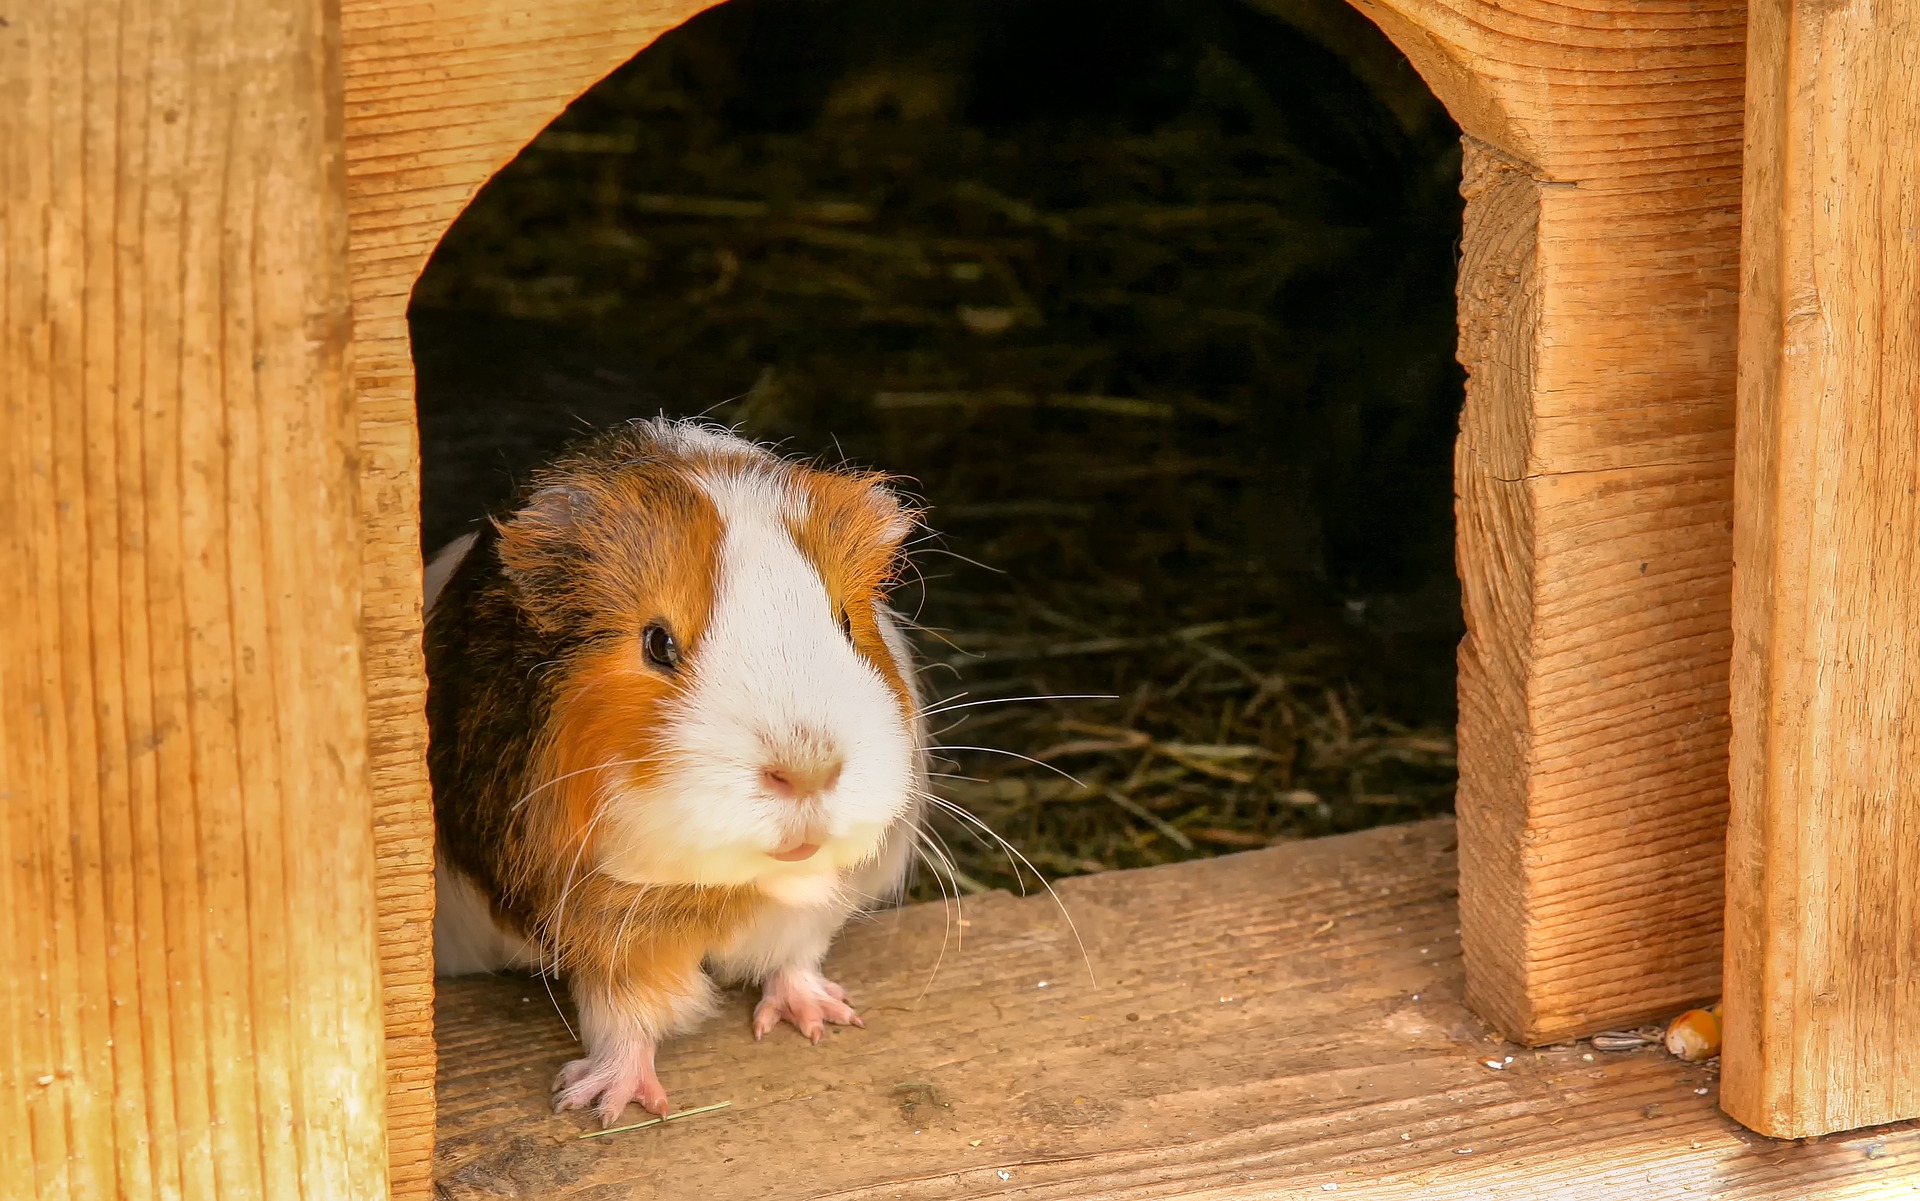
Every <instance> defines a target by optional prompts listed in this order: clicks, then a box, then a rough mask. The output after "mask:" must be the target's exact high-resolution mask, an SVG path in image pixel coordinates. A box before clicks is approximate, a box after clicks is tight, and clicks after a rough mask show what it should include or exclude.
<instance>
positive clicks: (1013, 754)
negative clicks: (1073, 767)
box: [933, 744, 1086, 789]
mask: <svg viewBox="0 0 1920 1201" xmlns="http://www.w3.org/2000/svg"><path fill="white" fill-rule="evenodd" d="M933 749H934V750H938V751H981V752H983V753H985V754H989V755H1005V756H1007V757H1008V758H1010V759H1019V760H1022V761H1023V762H1026V763H1031V764H1033V765H1034V766H1035V767H1044V768H1046V769H1047V770H1048V771H1050V772H1052V773H1053V774H1054V775H1056V776H1059V777H1060V778H1061V779H1063V780H1071V781H1073V783H1074V784H1075V785H1077V786H1078V787H1080V788H1082V789H1084V788H1086V784H1084V783H1082V782H1081V780H1080V779H1079V777H1077V776H1075V775H1073V774H1072V773H1070V772H1066V771H1062V770H1061V769H1060V768H1057V767H1055V766H1054V765H1053V764H1051V763H1048V762H1047V761H1046V760H1044V759H1035V758H1034V757H1033V756H1032V755H1022V754H1021V753H1020V752H1019V751H1003V750H1001V749H1000V748H999V747H994V746H954V745H951V744H943V745H941V746H937V747H934V748H933Z"/></svg>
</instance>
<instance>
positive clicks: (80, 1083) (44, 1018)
mask: <svg viewBox="0 0 1920 1201" xmlns="http://www.w3.org/2000/svg"><path fill="white" fill-rule="evenodd" d="M4 15H5V18H6V19H5V20H4V21H0V561H4V563H5V564H6V568H5V570H4V571H0V960H4V962H5V965H6V967H5V970H4V971H3V972H0V1195H4V1196H6V1197H9V1198H14V1197H20V1198H26V1197H38V1198H42V1199H45V1201H51V1199H53V1198H72V1199H73V1201H95V1199H98V1198H109V1197H129V1198H132V1197H178V1198H213V1197H216V1196H217V1197H274V1198H289V1199H292V1198H311V1199H312V1201H335V1199H337V1198H343V1197H353V1198H378V1197H381V1196H384V1195H385V1192H386V1180H385V1128H384V1125H383V1112H384V1081H383V1079H382V1064H381V1044H380V1039H379V1031H380V1024H381V1009H380V992H379V980H378V976H377V974H376V971H375V962H376V961H375V944H374V914H373V888H374V870H373V840H372V809H371V801H370V796H369V790H368V784H367V757H366V712H365V694H364V687H363V683H362V670H361V644H360V630H359V599H360V598H359V564H360V556H359V537H358V532H359V531H358V525H357V522H356V520H355V510H354V475H353V459H354V452H353V423H352V412H351V408H350V395H349V389H348V363H347V351H348V332H349V312H348V293H347V276H346V220H345V187H344V177H343V173H342V154H341V144H340V124H339V120H338V113H339V104H340V91H339V73H338V58H337V49H338V27H337V22H336V21H335V19H334V13H333V9H332V6H331V5H330V4H328V3H326V2H324V0H245V2H239V0H150V2H148V3H141V4H130V5H101V4H95V3H88V2H86V0H36V2H33V3H26V4H19V5H11V6H8V8H7V9H6V12H5V14H4Z"/></svg>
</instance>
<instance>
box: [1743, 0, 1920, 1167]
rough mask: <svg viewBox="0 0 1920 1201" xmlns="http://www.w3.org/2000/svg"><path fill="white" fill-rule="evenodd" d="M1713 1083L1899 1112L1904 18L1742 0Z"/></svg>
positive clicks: (1913, 633) (1801, 1131) (1904, 705)
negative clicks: (1722, 932)
mask: <svg viewBox="0 0 1920 1201" xmlns="http://www.w3.org/2000/svg"><path fill="white" fill-rule="evenodd" d="M1750 28H1751V35H1750V46H1751V60H1750V61H1751V64H1752V69H1751V72H1750V74H1749V77H1748V93H1747V96H1748V110H1747V164H1748V166H1747V180H1746V213H1747V217H1746V231H1745V250H1746V256H1745V267H1744V271H1743V280H1742V291H1741V304H1742V308H1741V333H1740V427H1739V429H1740V433H1739V465H1738V470H1737V480H1738V491H1737V497H1738V507H1737V509H1736V513H1737V520H1736V530H1735V539H1736V541H1735V550H1736V558H1735V561H1736V564H1737V567H1736V569H1735V573H1734V611H1733V620H1734V645H1735V648H1736V652H1735V655H1734V660H1733V820H1732V826H1731V830H1730V834H1729V838H1728V853H1729V862H1728V897H1727V948H1726V954H1727V961H1726V1025H1727V1039H1726V1050H1725V1057H1724V1076H1723V1083H1722V1089H1721V1097H1722V1104H1723V1105H1724V1106H1725V1108H1726V1110H1727V1112H1728V1113H1730V1114H1732V1115H1733V1116H1734V1117H1736V1118H1738V1119H1739V1120H1740V1121H1742V1122H1744V1123H1746V1124H1747V1125H1748V1126H1751V1127H1753V1128H1754V1129H1755V1130H1758V1131H1760V1132H1762V1133H1764V1134H1770V1135H1775V1136H1780V1137H1799V1136H1804V1135H1814V1134H1822V1133H1826V1132H1829V1131H1834V1130H1842V1129H1849V1128H1852V1127H1857V1126H1865V1125H1871V1124H1874V1123H1879V1122H1887V1121H1892V1120H1894V1119H1898V1118H1912V1117H1920V941H1916V940H1917V939H1920V497H1916V491H1917V490H1920V16H1917V15H1916V14H1915V12H1914V11H1913V10H1912V9H1911V8H1910V7H1907V6H1903V5H1897V4H1896V5H1887V6H1883V5H1880V4H1877V3H1871V2H1867V0H1855V2H1854V3H1845V4H1807V3H1801V2H1796V0H1759V2H1757V3H1756V4H1755V6H1754V9H1753V16H1752V24H1751V26H1750Z"/></svg>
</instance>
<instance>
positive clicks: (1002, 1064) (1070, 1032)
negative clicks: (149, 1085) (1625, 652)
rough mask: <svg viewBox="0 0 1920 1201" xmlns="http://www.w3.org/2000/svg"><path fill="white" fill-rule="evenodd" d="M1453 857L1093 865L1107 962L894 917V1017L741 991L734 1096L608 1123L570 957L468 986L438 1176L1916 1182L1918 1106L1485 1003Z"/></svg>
mask: <svg viewBox="0 0 1920 1201" xmlns="http://www.w3.org/2000/svg"><path fill="white" fill-rule="evenodd" d="M1454 878H1455V869H1454V827H1453V823H1452V822H1451V821H1445V820H1442V821H1434V822H1426V823H1421V824H1419V825H1413V826H1402V827H1394V828H1389V829H1383V830H1374V831H1368V832H1365V833H1361V834H1353V835H1346V836H1343V837H1339V838H1331V839H1324V840H1320V841H1316V842H1308V843H1298V844H1292V845H1288V846H1283V847H1276V848H1273V849H1271V850H1265V851H1255V852H1250V853H1248V854H1244V855H1235V856H1229V857H1227V858H1223V859H1215V860H1208V861H1204V862H1197V863H1187V864H1178V865H1174V866H1171V867H1163V868H1153V869H1147V870H1144V871H1133V872H1113V873H1109V874H1106V875H1100V876H1090V877H1085V878H1081V879H1076V880H1070V881H1066V882H1063V883H1062V884H1061V885H1059V893H1060V897H1061V899H1062V900H1063V901H1064V903H1065V906H1066V908H1067V909H1068V910H1069V911H1070V912H1071V914H1072V915H1073V918H1074V921H1075V923H1076V924H1077V926H1078V928H1079V933H1080V938H1081V939H1082V940H1084V942H1085V944H1086V948H1087V959H1085V960H1083V959H1082V957H1081V954H1080V951H1079V949H1078V948H1077V946H1076V943H1075V939H1074V935H1073V933H1072V932H1071V931H1070V930H1069V929H1068V927H1067V925H1066V923H1065V922H1064V921H1063V920H1062V918H1061V915H1060V911H1059V909H1058V908H1057V907H1056V906H1055V905H1054V903H1053V902H1052V900H1051V899H1050V898H1048V897H1046V896H1044V895H1042V896H1038V897H1028V898H1020V897H1013V896H1008V895H1006V894H993V895H991V896H986V897H978V898H969V899H968V900H967V902H966V905H965V920H966V922H967V923H968V924H967V925H966V926H965V927H959V926H957V925H955V924H954V918H953V915H952V914H951V913H950V912H947V911H945V910H943V907H942V906H940V905H922V906H915V907H912V908H909V909H905V910H901V911H899V912H896V913H890V914H886V915H883V916H881V917H879V918H877V919H875V920H873V921H871V922H868V923H866V924H864V925H862V926H859V927H857V928H855V929H853V930H851V931H849V933H848V935H847V937H846V938H845V939H844V940H843V945H842V946H841V947H840V949H839V950H838V951H837V952H836V955H835V959H834V964H833V970H834V972H835V974H836V975H837V978H838V979H839V980H840V981H841V982H842V983H844V984H846V985H847V986H848V987H849V988H850V989H851V990H852V991H853V993H854V995H855V998H856V999H857V1000H858V1001H859V1002H860V1003H861V1005H862V1009H863V1012H864V1014H865V1016H866V1020H867V1027H866V1029H864V1030H848V1031H842V1032H838V1033H837V1034H835V1035H834V1036H833V1037H831V1038H829V1039H828V1040H827V1042H826V1043H825V1044H823V1045H822V1046H819V1047H814V1046H809V1045H808V1044H807V1043H806V1042H805V1041H804V1040H802V1039H801V1038H800V1037H799V1036H798V1035H796V1034H793V1033H792V1032H791V1031H786V1030H782V1031H781V1032H778V1033H776V1034H775V1035H773V1036H770V1037H769V1038H768V1040H767V1041H766V1042H764V1043H761V1044H759V1045H755V1043H754V1042H753V1040H752V1038H751V1036H750V1035H749V1033H748V1028H747V1014H748V1000H747V998H746V997H745V996H744V995H741V996H736V997H734V998H733V1000H732V1001H731V1003H730V1004H729V1006H728V1008H727V1009H726V1010H725V1012H724V1013H723V1014H722V1015H721V1016H720V1017H719V1018H717V1019H716V1020H715V1021H713V1022H712V1023H710V1024H709V1025H708V1026H707V1027H706V1028H704V1029H703V1030H702V1031H700V1032H699V1033H698V1034H696V1035H695V1036H693V1037H690V1038H687V1039H683V1040H681V1041H679V1042H677V1043H674V1044H671V1045H670V1046H669V1047H668V1048H667V1049H666V1051H665V1053H664V1056H663V1058H662V1061H661V1072H662V1076H663V1079H664V1080H665V1081H666V1083H667V1087H668V1089H669V1091H670V1092H672V1093H673V1096H674V1100H675V1102H676V1104H678V1105H680V1106H681V1107H683V1108H691V1107H695V1106H700V1105H706V1104H711V1103H714V1102H717V1101H731V1102H732V1106H731V1108H728V1109H725V1110H721V1111H719V1112H716V1113H712V1114H704V1115H698V1116H695V1117H692V1118H689V1119H687V1120H686V1121H685V1122H684V1123H676V1124H670V1125H666V1126H660V1127H654V1128H652V1129H648V1130H641V1131H635V1132H630V1133H625V1134H618V1135H613V1136H610V1137H606V1138H598V1139H589V1140H581V1139H579V1138H578V1137H577V1136H578V1135H579V1134H580V1133H581V1132H584V1131H586V1130H590V1129H592V1128H593V1127H592V1126H591V1125H590V1124H589V1123H588V1122H587V1121H586V1120H584V1119H582V1118H581V1117H580V1116H579V1115H575V1114H569V1115H565V1116H555V1115H552V1114H550V1113H549V1112H548V1109H547V1082H548V1079H549V1078H550V1077H551V1076H552V1074H553V1072H554V1071H555V1070H556V1069H557V1068H558V1067H559V1065H560V1064H561V1062H563V1061H564V1060H565V1059H567V1058H569V1057H570V1056H571V1055H572V1054H573V1053H574V1050H573V1043H572V1040H571V1039H570V1038H569V1036H568V1034H567V1031H566V1028H565V1027H564V1026H563V1025H562V1023H561V1019H560V1018H559V1016H558V1015H557V1013H556V1010H555V1007H554V1005H553V1003H552V1002H551V1001H549V999H548V997H547V994H546V991H545V989H544V987H543V986H542V985H541V983H540V982H539V981H537V980H532V979H528V978H524V977H501V978H487V979H478V980H463V981H452V982H447V983H446V984H445V985H444V986H443V987H442V989H441V991H440V998H439V1002H438V1035H439V1046H440V1075H439V1095H440V1112H439V1129H438V1145H439V1150H438V1152H437V1155H436V1174H437V1176H438V1179H439V1185H440V1189H441V1192H442V1195H443V1196H444V1197H446V1198H448V1199H449V1201H464V1199H466V1198H480V1197H501V1196H508V1197H535V1196H537V1197H543V1198H555V1199H566V1198H588V1197H592V1198H605V1197H615V1196H617V1197H622V1198H650V1197H660V1198H670V1197H704V1198H728V1197H756V1198H757V1197H770V1198H786V1197H796V1198H797V1197H834V1198H845V1199H853V1198H860V1199H868V1198H871V1199H874V1201H878V1199H879V1198H883V1197H884V1198H894V1197H898V1198H910V1199H913V1201H933V1199H937V1198H974V1197H993V1196H1019V1197H1022V1198H1064V1197H1095V1196H1097V1197H1103V1198H1108V1197H1110V1198H1148V1197H1222V1198H1225V1197H1320V1196H1325V1195H1327V1194H1329V1193H1331V1192H1345V1193H1348V1194H1349V1195H1354V1194H1357V1195H1361V1196H1366V1197H1370V1198H1373V1197H1380V1198H1402V1197H1405V1198H1413V1197H1433V1198H1446V1197H1464V1196H1470V1195H1482V1196H1489V1195H1491V1196H1503V1195H1504V1196H1518V1195H1532V1196H1541V1195H1547V1190H1549V1189H1551V1190H1553V1191H1552V1195H1554V1196H1556V1197H1567V1198H1602V1197H1608V1198H1613V1197H1627V1196H1631V1197H1634V1198H1664V1197H1674V1198H1681V1197H1722V1198H1727V1199H1730V1201H1731V1199H1734V1198H1776V1197H1787V1196H1814V1195H1818V1196H1821V1197H1823V1198H1824V1197H1846V1196H1853V1195H1861V1196H1865V1195H1869V1194H1871V1195H1876V1196H1884V1195H1886V1191H1887V1190H1888V1188H1889V1187H1900V1188H1905V1187H1906V1186H1907V1185H1908V1184H1910V1183H1912V1182H1913V1181H1915V1180H1916V1179H1920V1177H1916V1175H1915V1173H1916V1170H1920V1126H1915V1125H1903V1126H1899V1127H1889V1128H1885V1129H1882V1130H1879V1131H1874V1132H1868V1133H1862V1134H1856V1135H1850V1136H1845V1137H1841V1138H1835V1139H1830V1140H1827V1141H1825V1142H1823V1143H1815V1144H1807V1145H1795V1144H1791V1143H1777V1142H1772V1141H1770V1140H1767V1139H1764V1138H1761V1137H1760V1136H1758V1135H1754V1134H1752V1133H1750V1132H1747V1131H1744V1130H1742V1129H1741V1128H1739V1127H1738V1126H1736V1125H1735V1124H1734V1123H1732V1122H1731V1121H1729V1120H1727V1119H1726V1118H1724V1117H1723V1116H1721V1115H1720V1113H1719V1112H1718V1110H1717V1109H1716V1108H1715V1101H1716V1096H1715V1092H1716V1085H1715V1075H1714V1072H1713V1070H1712V1069H1711V1068H1710V1067H1695V1066H1688V1065H1685V1064H1682V1063H1680V1062H1678V1061H1676V1060H1673V1059H1670V1058H1668V1057H1667V1056H1666V1054H1665V1053H1664V1052H1662V1051H1659V1050H1653V1049H1648V1050H1641V1051H1635V1052H1627V1053H1601V1052H1594V1051H1592V1050H1591V1049H1590V1048H1589V1047H1587V1046H1584V1045H1576V1046H1572V1047H1567V1048H1550V1049H1545V1050H1537V1051H1536V1050H1526V1049H1523V1048H1521V1047H1518V1046H1515V1045H1512V1044H1508V1043H1505V1042H1502V1041H1499V1040H1498V1038H1497V1037H1496V1036H1494V1035H1491V1034H1490V1033H1489V1032H1488V1029H1487V1027H1486V1026H1484V1025H1483V1024H1481V1023H1480V1022H1479V1021H1477V1020H1476V1019H1474V1018H1473V1017H1472V1015H1471V1014H1470V1013H1469V1012H1468V1011H1467V1010H1466V1008H1465V1007H1464V1005H1463V1003H1462V993H1463V984H1462V979H1461V964H1460V946H1459V936H1458V933H1457V930H1456V925H1455V923H1456V921H1457V909H1456V904H1455V898H1454ZM943 931H944V932H945V933H946V935H947V936H948V937H947V938H946V939H945V942H946V945H945V950H944V953H943V952H942V942H943ZM962 936H964V944H962V942H961V941H960V940H961V938H962ZM1089 961H1090V964H1091V969H1092V973H1093V976H1094V978H1095V979H1097V980H1098V984H1097V985H1096V984H1094V983H1092V982H1091V981H1090V979H1089ZM936 965H937V970H936ZM563 999H564V997H563ZM1588 1055H1591V1056H1592V1058H1591V1059H1588V1058H1586V1056H1588ZM1509 1056H1511V1057H1512V1059H1511V1061H1509V1059H1508V1057H1509ZM1488 1060H1492V1061H1494V1062H1496V1063H1499V1064H1500V1065H1501V1066H1500V1067H1499V1068H1498V1069H1494V1068H1490V1067H1488V1066H1487V1061H1488ZM1650 1115H1651V1116H1650ZM643 1116H644V1115H641V1114H640V1113H639V1111H638V1110H637V1109H635V1110H629V1115H628V1120H638V1119H639V1118H641V1117H643ZM1870 1148H1873V1149H1872V1150H1870ZM1328 1185H1336V1186H1338V1187H1337V1188H1336V1189H1328V1188H1327V1187H1326V1186H1328ZM1503 1188H1505V1189H1508V1190H1513V1189H1524V1190H1526V1191H1525V1192H1524V1193H1520V1192H1513V1191H1508V1192H1504V1193H1503V1192H1501V1191H1500V1190H1501V1189H1503ZM1487 1190H1492V1191H1491V1192H1489V1191H1487Z"/></svg>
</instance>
